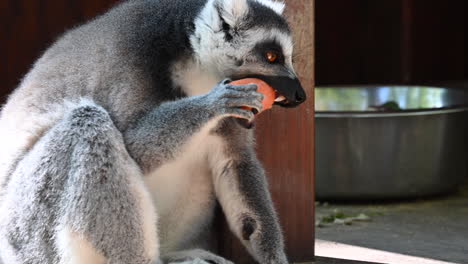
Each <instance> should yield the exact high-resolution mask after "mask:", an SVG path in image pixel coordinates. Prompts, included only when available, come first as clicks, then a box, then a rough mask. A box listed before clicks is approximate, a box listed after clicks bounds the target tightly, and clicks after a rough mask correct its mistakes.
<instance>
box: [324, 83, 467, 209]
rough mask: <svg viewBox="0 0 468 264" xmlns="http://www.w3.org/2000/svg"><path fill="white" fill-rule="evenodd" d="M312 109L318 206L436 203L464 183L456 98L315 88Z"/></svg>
mask: <svg viewBox="0 0 468 264" xmlns="http://www.w3.org/2000/svg"><path fill="white" fill-rule="evenodd" d="M315 106H316V114H315V117H316V164H317V165H316V169H317V171H316V195H317V198H318V199H319V200H320V199H321V200H324V199H333V200H342V199H352V200H358V199H359V200H362V199H392V198H414V197H422V196H428V195H436V194H442V193H447V192H450V191H452V190H454V189H455V188H456V187H457V185H459V184H460V183H461V181H463V179H464V177H466V174H467V160H468V159H467V151H466V149H467V145H466V144H465V133H466V132H465V131H466V125H465V124H466V122H467V113H468V96H467V95H466V94H465V93H464V92H463V90H456V89H446V88H436V87H422V86H347V87H345V86H341V87H317V88H316V90H315ZM384 106H391V107H388V108H385V107H384Z"/></svg>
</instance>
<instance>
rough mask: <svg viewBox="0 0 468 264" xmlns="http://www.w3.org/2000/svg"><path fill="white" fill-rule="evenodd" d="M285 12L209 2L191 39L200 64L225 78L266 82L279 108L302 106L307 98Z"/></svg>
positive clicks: (257, 0)
mask: <svg viewBox="0 0 468 264" xmlns="http://www.w3.org/2000/svg"><path fill="white" fill-rule="evenodd" d="M283 8H284V4H282V3H278V2H273V1H272V0H209V1H208V4H207V6H206V7H205V9H204V10H203V11H202V13H201V15H200V17H199V18H198V19H197V20H196V21H195V32H194V34H193V36H192V37H191V43H192V46H193V48H194V51H195V53H196V55H197V59H198V60H199V62H200V63H201V64H202V65H203V66H204V68H206V69H208V70H209V71H211V72H213V73H214V74H216V75H218V76H219V77H221V78H231V79H241V78H245V77H255V78H259V79H263V80H264V81H266V82H267V83H269V84H270V85H271V86H272V87H273V88H274V89H275V90H277V92H278V93H279V94H280V95H281V96H279V97H278V98H277V100H276V104H278V105H281V106H284V107H294V106H297V105H299V104H300V103H302V102H304V101H305V99H306V94H305V92H304V90H303V88H302V86H301V83H300V82H299V80H298V78H297V75H296V73H295V71H294V68H293V64H292V55H293V42H292V37H291V32H290V30H289V27H288V25H287V23H286V20H285V19H284V18H283V16H282V12H283Z"/></svg>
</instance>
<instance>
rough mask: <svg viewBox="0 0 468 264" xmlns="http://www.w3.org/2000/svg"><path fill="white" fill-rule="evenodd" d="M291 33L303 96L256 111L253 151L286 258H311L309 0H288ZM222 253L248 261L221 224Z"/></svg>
mask: <svg viewBox="0 0 468 264" xmlns="http://www.w3.org/2000/svg"><path fill="white" fill-rule="evenodd" d="M286 3H287V11H286V14H287V16H288V19H289V21H290V23H291V26H292V28H293V31H294V33H295V42H296V47H295V50H296V53H297V54H296V63H295V67H296V71H297V72H298V74H299V77H300V79H301V81H302V84H303V86H304V88H305V90H306V92H307V95H308V100H307V101H306V103H304V104H303V105H301V106H300V107H299V108H294V109H283V108H277V107H275V108H274V109H273V110H271V111H267V112H265V113H263V114H262V115H260V116H259V119H258V122H257V142H258V155H259V158H260V160H261V161H262V162H263V164H264V166H265V169H266V172H267V175H268V180H269V183H270V190H271V192H272V196H273V200H274V202H275V206H276V208H277V211H278V213H279V215H280V221H281V225H282V228H283V231H284V235H285V239H286V247H287V255H288V257H289V260H290V261H291V262H306V261H311V260H313V258H314V225H315V220H314V27H313V25H314V1H311V0H288V1H286ZM223 230H224V233H223V237H222V239H221V240H222V241H221V247H222V251H223V254H224V255H226V256H227V257H228V258H230V259H232V260H233V261H234V262H235V263H240V264H244V263H254V261H253V260H252V259H251V258H250V256H249V254H248V253H247V252H246V251H245V250H244V248H243V247H242V246H241V245H240V243H239V241H238V240H237V239H236V238H234V237H233V236H232V235H229V236H228V237H226V235H227V234H228V233H229V232H228V231H227V227H226V226H224V229H223Z"/></svg>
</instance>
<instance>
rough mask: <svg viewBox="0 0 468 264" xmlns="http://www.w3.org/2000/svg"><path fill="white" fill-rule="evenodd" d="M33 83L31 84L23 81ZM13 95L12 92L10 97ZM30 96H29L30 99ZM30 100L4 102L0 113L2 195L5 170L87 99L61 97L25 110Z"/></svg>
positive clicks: (87, 101)
mask: <svg viewBox="0 0 468 264" xmlns="http://www.w3.org/2000/svg"><path fill="white" fill-rule="evenodd" d="M24 85H33V84H28V83H26V84H24ZM14 96H17V94H13V95H12V97H14ZM33 99H34V98H30V100H33ZM30 100H19V102H20V103H19V104H15V105H12V104H8V105H7V106H6V107H5V108H4V109H3V111H2V116H0V123H1V124H2V129H0V146H1V151H0V197H2V194H3V193H2V192H3V190H2V186H3V182H4V181H5V177H6V175H7V174H8V173H9V170H11V169H12V167H13V166H14V165H15V162H16V160H17V159H18V158H20V157H21V156H22V155H23V154H24V153H26V152H27V151H28V150H29V149H31V148H32V146H34V144H36V142H37V141H38V140H39V139H40V137H42V136H43V135H44V134H45V133H46V132H47V131H48V130H49V129H50V128H51V127H53V126H54V125H55V124H56V123H57V122H58V121H59V120H61V119H63V117H64V115H65V114H67V113H69V111H70V110H72V109H74V108H76V107H78V106H80V105H84V104H88V103H89V100H88V99H83V98H82V99H80V100H77V101H74V102H73V101H66V100H65V101H62V102H60V103H56V104H51V105H48V106H47V111H43V112H39V111H34V112H31V111H29V110H28V109H29V107H30V105H29V104H31V103H32V102H30ZM0 203H1V200H0Z"/></svg>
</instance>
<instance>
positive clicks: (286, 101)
mask: <svg viewBox="0 0 468 264" xmlns="http://www.w3.org/2000/svg"><path fill="white" fill-rule="evenodd" d="M249 77H251V78H258V79H260V80H263V81H265V82H266V83H268V84H269V85H270V86H271V87H273V89H275V90H276V91H277V93H278V95H279V96H280V97H279V98H278V101H275V104H276V105H279V106H282V107H296V106H298V105H300V104H302V103H303V102H304V101H305V100H306V99H307V95H306V93H305V91H304V89H303V88H302V85H301V82H300V81H299V79H298V78H297V77H294V78H291V77H288V76H268V75H251V76H249ZM281 95H282V96H284V98H283V97H281Z"/></svg>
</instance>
